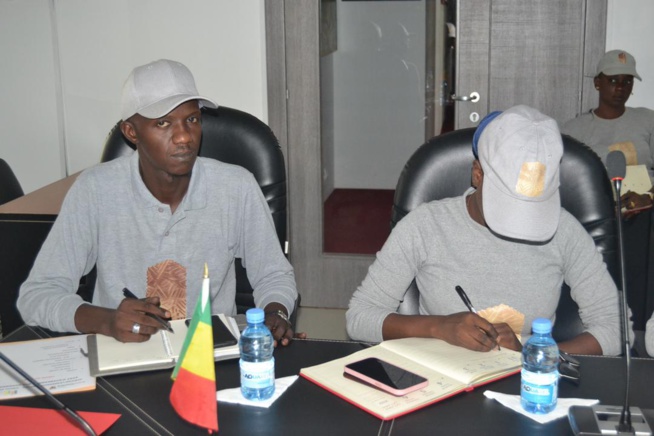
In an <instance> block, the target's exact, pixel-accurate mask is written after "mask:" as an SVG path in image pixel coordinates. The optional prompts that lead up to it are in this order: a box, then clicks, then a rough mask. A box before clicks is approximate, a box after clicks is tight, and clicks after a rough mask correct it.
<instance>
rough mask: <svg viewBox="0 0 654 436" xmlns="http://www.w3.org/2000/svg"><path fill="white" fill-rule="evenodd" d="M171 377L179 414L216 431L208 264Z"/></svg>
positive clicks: (171, 398)
mask: <svg viewBox="0 0 654 436" xmlns="http://www.w3.org/2000/svg"><path fill="white" fill-rule="evenodd" d="M172 379H173V380H174V383H173V388H172V389H171V391H170V403H171V404H172V405H173V408H174V409H175V411H176V412H177V414H179V416H181V417H182V418H183V419H185V420H186V421H188V422H190V423H192V424H195V425H197V426H199V427H203V428H206V429H207V430H209V433H212V432H214V431H215V432H217V431H218V406H217V402H216V368H215V366H214V357H213V333H212V329H211V304H210V301H209V272H208V268H207V265H206V264H205V265H204V280H203V281H202V295H201V296H200V298H199V299H198V302H197V304H196V306H195V311H194V312H193V318H191V323H190V325H189V328H188V333H187V334H186V339H185V340H184V345H183V346H182V351H181V353H180V356H179V360H178V361H177V365H176V366H175V370H174V371H173V375H172Z"/></svg>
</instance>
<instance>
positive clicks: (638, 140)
mask: <svg viewBox="0 0 654 436" xmlns="http://www.w3.org/2000/svg"><path fill="white" fill-rule="evenodd" d="M561 133H565V134H566V135H570V136H572V137H573V138H575V139H577V140H578V141H581V142H583V143H584V144H586V145H588V146H589V147H590V148H592V149H593V151H594V152H595V153H597V154H598V155H599V157H600V158H602V161H603V162H604V163H605V164H606V155H607V154H609V151H610V150H609V146H610V145H613V144H615V143H618V142H632V143H633V144H634V148H635V150H636V153H637V156H638V157H637V159H638V165H645V166H646V167H647V171H648V172H649V177H650V179H652V180H654V111H652V110H651V109H647V108H642V107H641V108H630V107H628V108H625V113H624V114H622V116H621V117H619V118H616V119H613V120H605V119H603V118H600V117H598V116H596V115H595V114H594V113H593V111H592V110H591V111H590V112H587V113H585V114H581V115H579V116H578V117H577V118H574V119H572V120H570V121H568V122H566V123H565V124H564V125H563V127H562V128H561Z"/></svg>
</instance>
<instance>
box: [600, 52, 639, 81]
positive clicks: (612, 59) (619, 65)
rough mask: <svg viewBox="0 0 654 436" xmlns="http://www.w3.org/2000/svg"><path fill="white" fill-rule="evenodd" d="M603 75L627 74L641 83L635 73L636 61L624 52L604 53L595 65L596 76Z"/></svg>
mask: <svg viewBox="0 0 654 436" xmlns="http://www.w3.org/2000/svg"><path fill="white" fill-rule="evenodd" d="M600 73H604V75H605V76H617V75H620V74H627V75H629V76H634V77H635V78H636V79H638V80H640V81H642V80H643V79H641V78H640V76H639V75H638V73H637V72H636V59H634V57H633V56H632V55H630V54H629V53H627V52H626V51H624V50H611V51H608V52H606V54H604V56H603V57H602V59H600V61H599V63H598V64H597V74H595V75H596V76H599V75H600Z"/></svg>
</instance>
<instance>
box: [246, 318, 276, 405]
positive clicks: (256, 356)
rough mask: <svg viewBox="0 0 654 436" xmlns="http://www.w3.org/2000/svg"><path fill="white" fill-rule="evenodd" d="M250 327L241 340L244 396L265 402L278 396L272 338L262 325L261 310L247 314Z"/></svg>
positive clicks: (266, 328)
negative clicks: (273, 395)
mask: <svg viewBox="0 0 654 436" xmlns="http://www.w3.org/2000/svg"><path fill="white" fill-rule="evenodd" d="M245 317H246V319H247V322H248V326H247V327H246V328H245V330H243V333H242V334H241V339H240V340H239V344H238V345H239V349H240V351H241V360H240V361H239V364H240V367H241V392H242V393H243V396H244V397H245V398H247V399H248V400H266V399H268V398H270V397H271V396H272V394H273V393H274V392H275V358H274V357H273V348H274V347H273V337H272V334H271V333H270V330H268V327H266V326H265V325H264V323H263V320H264V318H265V314H264V312H263V310H262V309H249V310H248V311H247V312H246V313H245Z"/></svg>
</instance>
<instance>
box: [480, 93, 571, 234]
mask: <svg viewBox="0 0 654 436" xmlns="http://www.w3.org/2000/svg"><path fill="white" fill-rule="evenodd" d="M478 153H479V162H480V163H481V167H482V169H483V171H484V181H483V184H482V201H483V208H484V218H485V220H486V224H488V227H490V229H491V230H492V231H493V232H495V233H497V234H499V235H502V236H505V237H508V238H511V239H520V240H525V241H534V242H545V241H548V240H549V239H551V238H552V236H554V233H556V229H557V228H558V225H559V217H560V214H561V198H560V196H559V165H560V162H561V157H562V156H563V141H562V139H561V133H560V131H559V128H558V125H557V123H556V121H555V120H553V119H552V118H550V117H548V116H546V115H543V114H542V113H540V112H539V111H537V110H536V109H533V108H531V107H528V106H522V105H521V106H514V107H512V108H510V109H508V110H506V111H504V112H502V113H501V114H500V115H498V116H497V117H496V118H495V119H494V120H493V121H491V122H490V123H489V124H488V125H487V126H486V128H485V129H484V131H483V132H482V134H481V136H480V138H479V144H478Z"/></svg>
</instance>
